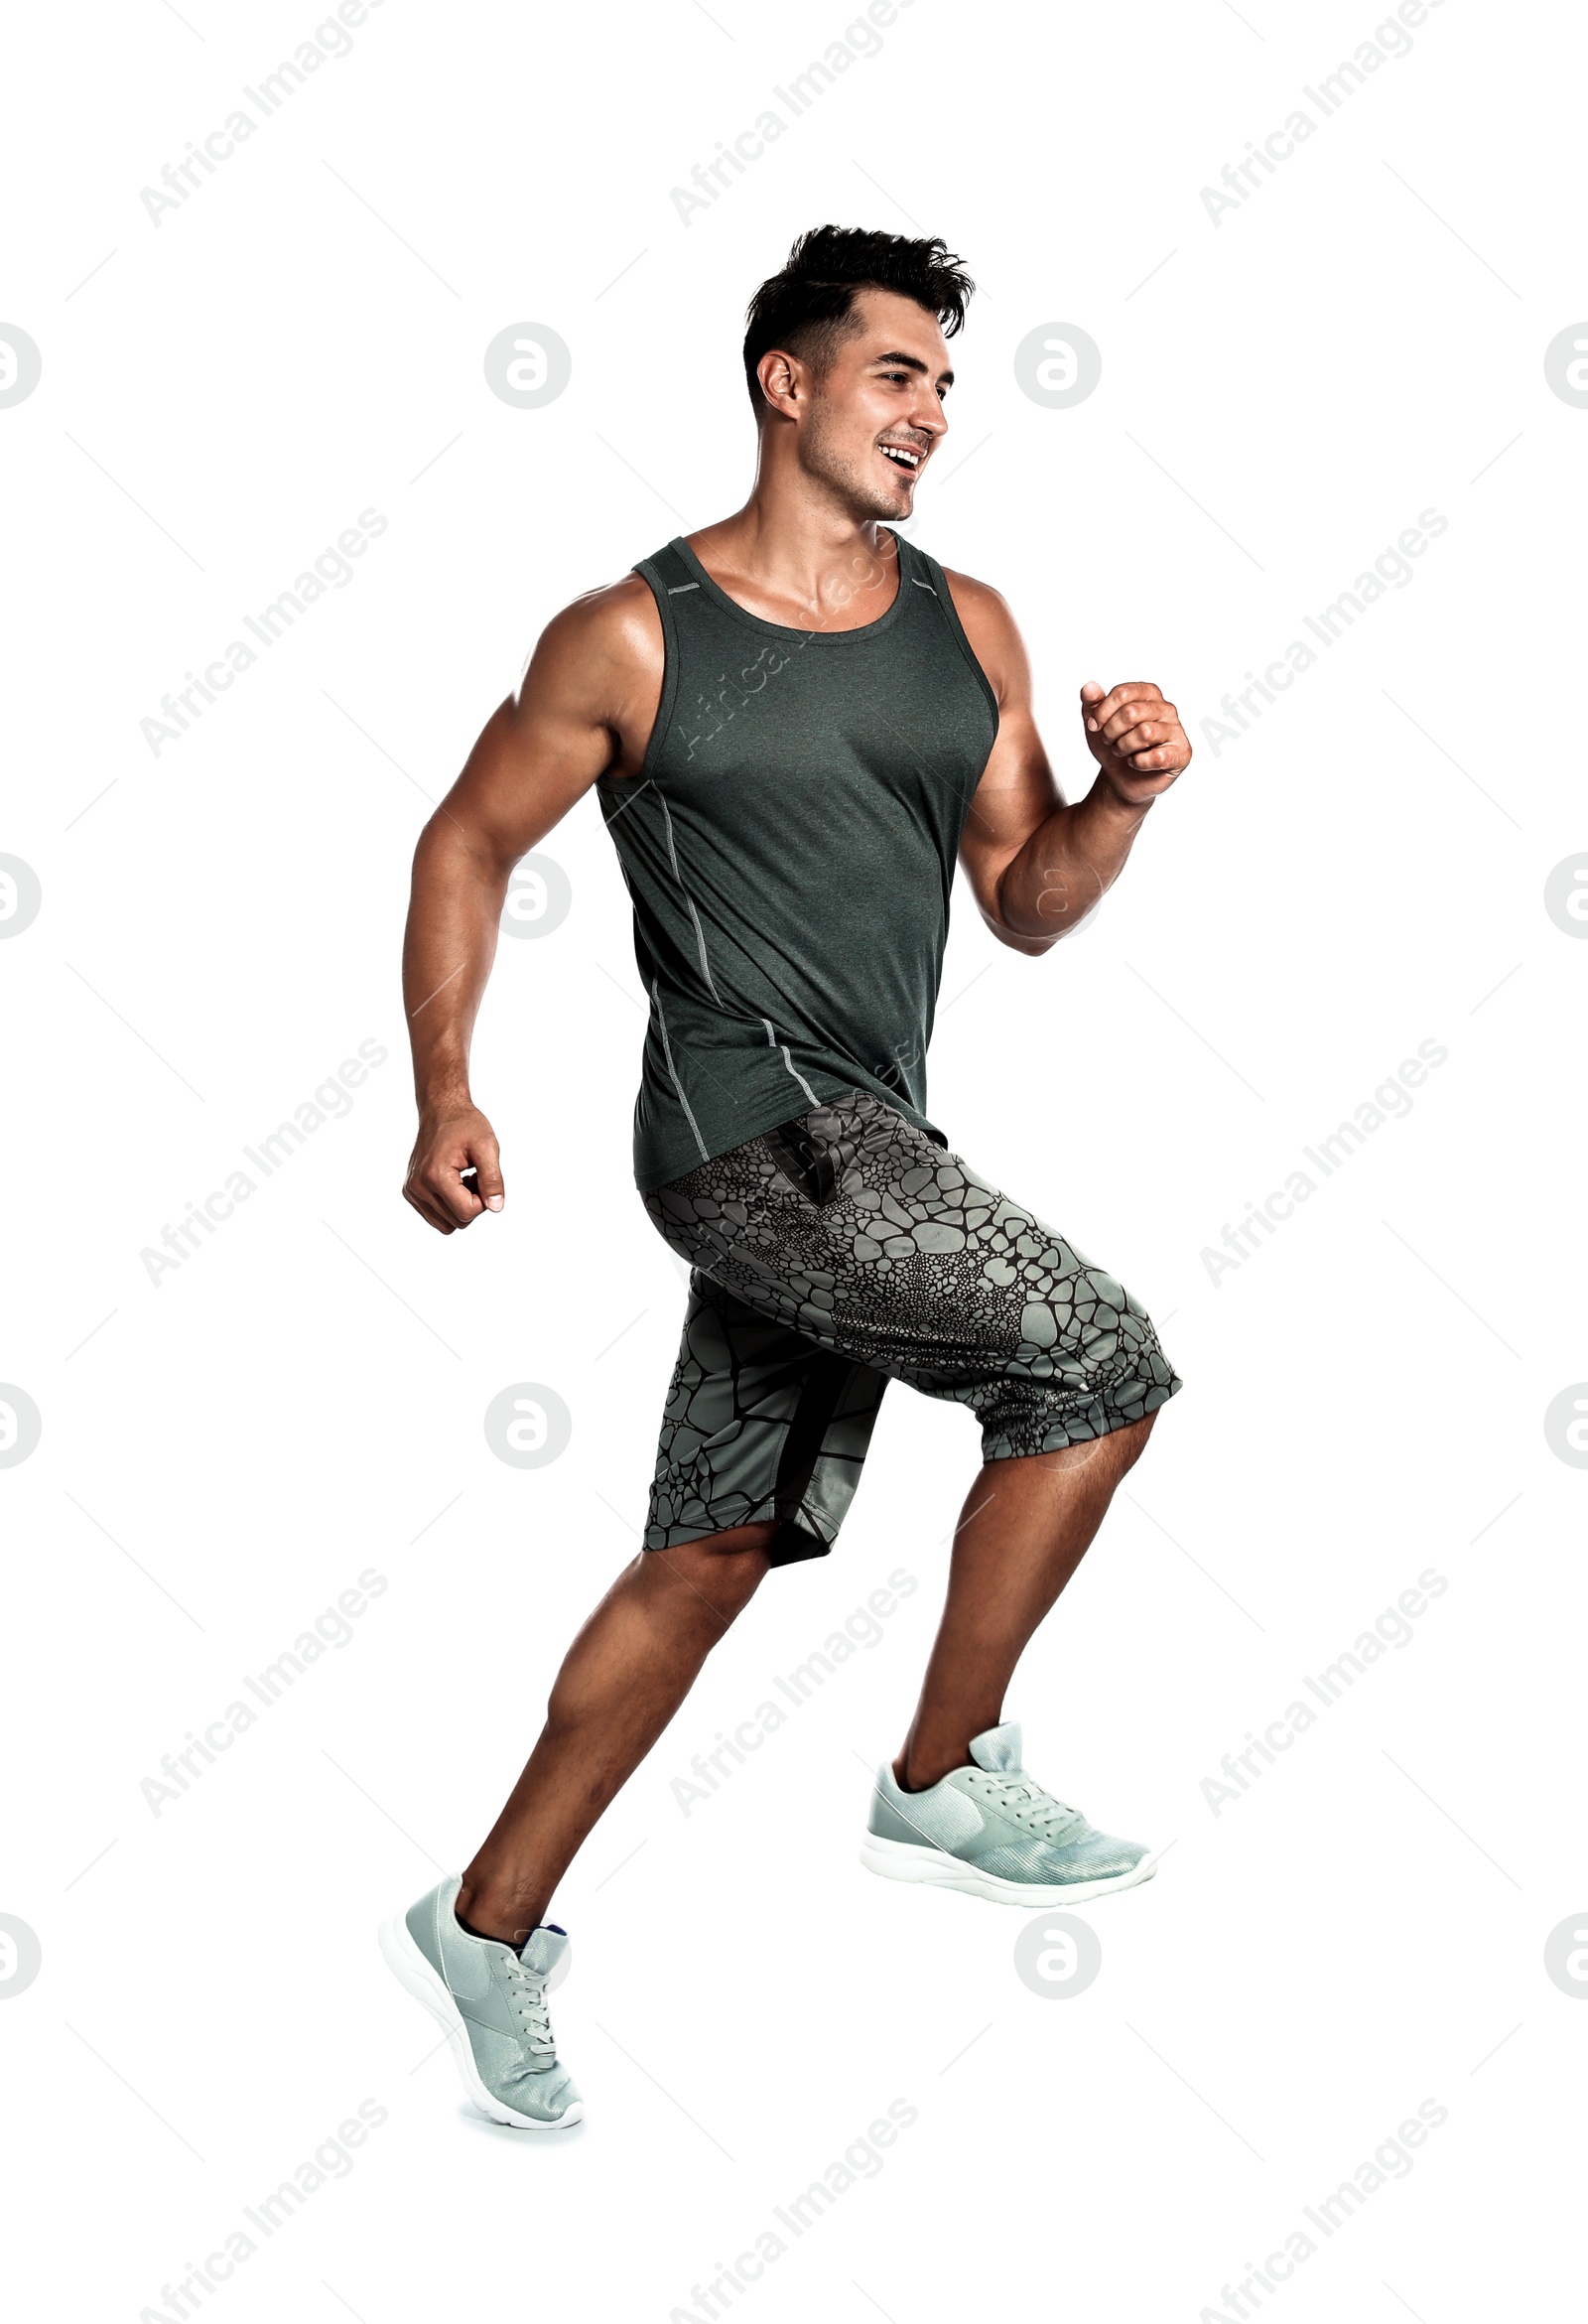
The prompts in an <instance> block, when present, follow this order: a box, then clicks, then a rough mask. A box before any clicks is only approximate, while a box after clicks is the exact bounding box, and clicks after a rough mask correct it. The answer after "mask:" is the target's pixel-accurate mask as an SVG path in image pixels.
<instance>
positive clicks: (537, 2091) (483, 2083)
mask: <svg viewBox="0 0 1588 2324" xmlns="http://www.w3.org/2000/svg"><path fill="white" fill-rule="evenodd" d="M462 1884H463V1883H462V1881H461V1880H460V1878H459V1876H458V1874H457V1873H456V1872H455V1873H454V1874H453V1875H452V1877H451V1878H450V1879H447V1880H443V1881H442V1882H441V1884H440V1886H439V1887H436V1888H433V1889H432V1890H431V1891H430V1894H429V1895H428V1896H422V1897H421V1898H420V1899H419V1902H418V1903H417V1904H413V1905H410V1906H409V1908H408V1910H407V1912H406V1913H403V1914H402V1915H400V1916H399V1915H394V1916H393V1917H392V1919H390V1920H389V1921H387V1922H385V1923H384V1924H383V1926H382V1928H381V1932H380V1949H381V1952H382V1953H383V1954H384V1955H385V1957H386V1965H387V1967H388V1968H389V1969H390V1970H391V1972H392V1974H393V1976H394V1977H396V1978H398V1979H399V1980H400V1981H401V1982H402V1983H403V1984H405V1985H406V1986H407V1988H408V1990H409V1992H411V1993H412V1994H413V1996H414V1998H415V2000H416V2001H423V2002H424V2004H425V2007H426V2008H427V2009H428V2010H429V2011H430V2012H431V2014H432V2016H433V2017H434V2018H435V2019H436V2021H437V2023H438V2024H439V2025H440V2026H441V2027H442V2028H443V2030H444V2031H445V2033H446V2035H447V2038H448V2040H449V2041H450V2042H451V2043H452V2049H453V2056H454V2058H455V2059H456V2060H457V2063H458V2071H459V2073H460V2074H461V2075H462V2077H463V2088H464V2089H465V2090H466V2091H467V2093H468V2095H469V2097H470V2098H471V2099H472V2100H473V2102H474V2104H475V2106H476V2107H478V2109H479V2111H480V2113H481V2114H482V2115H486V2116H488V2117H489V2119H491V2121H493V2122H511V2123H513V2124H514V2125H515V2126H516V2127H517V2128H518V2129H520V2130H559V2129H561V2128H562V2127H563V2125H564V2124H565V2123H567V2122H577V2121H579V2120H580V2119H581V2118H582V2117H583V2115H584V2112H585V2102H584V2100H583V2099H582V2098H581V2097H580V2095H579V2092H578V2091H577V2090H576V2089H575V2088H574V2084H573V2081H572V2078H571V2077H570V2075H569V2073H568V2070H567V2068H566V2067H563V2066H560V2065H559V2064H558V2062H557V2044H556V2042H555V2041H554V2039H553V2038H552V2028H551V2019H550V2018H549V2017H548V2015H547V2013H546V1982H547V1980H548V1979H549V1978H550V1976H551V1974H552V1972H553V1970H554V1969H555V1968H556V1967H557V1964H558V1963H559V1962H560V1961H561V1960H562V1958H563V1955H564V1954H565V1953H566V1952H567V1951H568V1938H567V1935H566V1934H565V1932H564V1931H563V1930H561V1929H556V1928H550V1927H546V1928H539V1929H531V1930H530V1932H529V1935H528V1936H527V1937H526V1938H525V1940H524V1945H523V1950H522V1951H521V1952H517V1953H515V1952H514V1951H513V1948H512V1946H511V1945H500V1944H497V1943H496V1942H495V1941H494V1940H493V1939H491V1938H488V1937H471V1936H470V1935H469V1933H468V1931H467V1930H466V1929H463V1928H460V1927H459V1925H458V1914H457V1911H456V1909H455V1908H456V1906H457V1902H458V1891H459V1889H460V1887H461V1886H462Z"/></svg>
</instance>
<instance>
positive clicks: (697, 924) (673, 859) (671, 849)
mask: <svg viewBox="0 0 1588 2324" xmlns="http://www.w3.org/2000/svg"><path fill="white" fill-rule="evenodd" d="M656 796H657V797H658V799H661V802H662V821H663V823H664V824H665V825H666V826H667V856H668V861H669V862H670V863H671V865H672V867H673V878H674V879H675V880H676V881H677V882H678V892H679V894H680V895H681V896H682V897H683V898H684V902H685V905H686V907H687V908H688V911H689V916H690V923H691V925H692V926H693V928H694V930H695V942H696V944H697V946H698V947H699V949H700V956H701V975H702V976H703V977H704V978H705V979H706V989H707V991H708V992H709V993H710V994H711V996H712V999H713V1000H714V1001H715V1002H716V1003H717V1006H718V1007H719V1009H721V1007H722V1006H723V996H722V994H721V993H720V992H719V991H718V989H717V986H716V984H715V982H714V981H713V978H712V964H711V962H710V961H709V960H708V959H707V957H706V937H705V935H704V933H703V931H702V928H701V915H700V913H699V912H698V911H697V910H696V909H695V898H694V897H693V896H692V895H691V893H690V891H689V889H687V888H686V887H685V886H684V875H683V873H682V872H681V871H680V870H679V868H678V850H677V848H676V847H675V846H674V845H673V818H672V816H671V815H669V813H668V812H667V801H666V799H664V798H662V794H661V792H660V791H658V792H657V794H656ZM763 1022H764V1020H763Z"/></svg>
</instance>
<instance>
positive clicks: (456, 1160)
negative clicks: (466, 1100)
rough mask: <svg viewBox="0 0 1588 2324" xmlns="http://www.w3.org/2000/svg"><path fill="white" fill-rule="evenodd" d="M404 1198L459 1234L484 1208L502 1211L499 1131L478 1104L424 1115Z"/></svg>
mask: <svg viewBox="0 0 1588 2324" xmlns="http://www.w3.org/2000/svg"><path fill="white" fill-rule="evenodd" d="M465 1173H467V1174H465ZM403 1198H404V1200H405V1201H407V1202H411V1203H412V1204H413V1206H414V1208H415V1209H416V1210H417V1211H418V1213H419V1215H420V1217H421V1218H423V1219H428V1220H429V1222H430V1224H431V1225H432V1226H433V1227H434V1228H435V1229H436V1230H437V1232H438V1233H439V1234H443V1235H451V1234H456V1232H457V1231H458V1229H459V1228H460V1227H466V1226H468V1225H469V1224H470V1223H471V1221H472V1220H474V1219H476V1218H478V1217H479V1216H480V1214H481V1212H483V1211H487V1210H500V1208H501V1206H502V1165H501V1156H500V1154H499V1153H498V1151H497V1146H496V1133H495V1131H494V1130H492V1128H491V1126H490V1124H489V1123H488V1122H487V1121H486V1119H485V1117H484V1115H483V1114H482V1113H481V1112H480V1111H479V1108H478V1107H477V1106H469V1105H457V1104H455V1105H453V1106H451V1107H449V1108H447V1109H446V1110H444V1111H437V1112H434V1113H432V1112H428V1111H427V1112H425V1113H423V1114H422V1115H421V1116H420V1122H419V1136H418V1138H417V1140H416V1141H415V1144H414V1151H413V1154H412V1156H411V1157H410V1160H409V1163H408V1176H407V1178H406V1180H405V1181H404V1184H403Z"/></svg>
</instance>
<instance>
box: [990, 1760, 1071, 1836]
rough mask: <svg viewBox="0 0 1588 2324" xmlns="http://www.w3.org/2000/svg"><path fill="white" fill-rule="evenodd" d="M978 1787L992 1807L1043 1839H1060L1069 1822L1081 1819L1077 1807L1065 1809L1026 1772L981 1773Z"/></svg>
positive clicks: (1069, 1824) (1062, 1804)
mask: <svg viewBox="0 0 1588 2324" xmlns="http://www.w3.org/2000/svg"><path fill="white" fill-rule="evenodd" d="M981 1788H982V1789H983V1790H984V1791H985V1792H986V1793H987V1794H988V1796H989V1798H990V1799H991V1800H992V1804H993V1806H994V1807H997V1808H1002V1809H1004V1810H1006V1812H1007V1813H1008V1814H1009V1815H1011V1816H1013V1817H1014V1818H1015V1819H1016V1821H1017V1822H1018V1823H1021V1824H1028V1825H1030V1826H1031V1828H1032V1829H1033V1831H1035V1832H1036V1833H1037V1834H1038V1835H1039V1836H1040V1838H1041V1839H1043V1840H1051V1841H1056V1840H1060V1839H1062V1838H1063V1836H1064V1834H1065V1833H1067V1832H1068V1831H1069V1830H1070V1827H1071V1826H1072V1825H1075V1824H1080V1823H1082V1822H1083V1821H1084V1819H1083V1817H1082V1815H1081V1811H1080V1809H1079V1808H1067V1807H1066V1806H1065V1804H1064V1802H1063V1801H1062V1800H1056V1799H1055V1798H1054V1797H1053V1794H1052V1793H1051V1792H1045V1791H1044V1790H1043V1789H1042V1786H1041V1785H1040V1784H1039V1783H1033V1782H1032V1780H1031V1778H1030V1777H1029V1776H1028V1775H1022V1774H1018V1773H1016V1774H1013V1775H984V1776H983V1777H982V1778H981Z"/></svg>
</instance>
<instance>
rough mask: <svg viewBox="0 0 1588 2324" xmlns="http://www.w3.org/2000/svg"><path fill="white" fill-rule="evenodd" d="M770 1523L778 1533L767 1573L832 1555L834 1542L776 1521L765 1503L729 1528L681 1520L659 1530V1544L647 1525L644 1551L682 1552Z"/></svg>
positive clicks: (788, 1520) (791, 1521) (796, 1522)
mask: <svg viewBox="0 0 1588 2324" xmlns="http://www.w3.org/2000/svg"><path fill="white" fill-rule="evenodd" d="M771 1523H776V1525H777V1531H776V1533H775V1534H774V1535H773V1536H772V1541H771V1546H770V1548H769V1549H768V1551H767V1556H766V1563H767V1570H768V1572H770V1571H772V1570H773V1569H774V1568H776V1567H778V1566H800V1565H803V1564H805V1562H806V1561H807V1560H808V1559H811V1558H826V1557H829V1556H830V1555H831V1554H832V1549H833V1541H829V1540H828V1539H827V1537H826V1536H825V1535H823V1534H821V1533H819V1532H818V1531H817V1530H816V1528H815V1527H814V1526H811V1525H806V1524H804V1523H802V1522H801V1521H800V1519H798V1518H795V1517H783V1518H779V1516H778V1512H777V1510H776V1509H775V1508H774V1507H771V1506H769V1505H768V1504H766V1503H764V1502H762V1503H761V1504H759V1505H758V1506H757V1507H756V1508H755V1509H752V1510H751V1511H750V1513H749V1514H748V1515H747V1516H744V1517H735V1518H734V1519H733V1521H732V1523H731V1525H710V1524H706V1525H700V1524H696V1523H695V1522H694V1521H693V1520H681V1521H680V1522H679V1523H678V1524H676V1525H669V1526H666V1527H664V1528H662V1529H660V1530H662V1531H663V1532H664V1533H665V1535H666V1539H665V1540H663V1541H659V1542H653V1541H652V1540H651V1539H650V1538H649V1537H650V1536H651V1534H653V1533H655V1532H657V1531H658V1528H657V1527H656V1526H654V1525H649V1526H647V1527H646V1529H645V1533H646V1539H645V1542H644V1551H645V1552H647V1553H648V1552H654V1551H656V1550H681V1549H683V1548H684V1547H685V1545H686V1544H687V1543H689V1542H704V1541H710V1540H711V1538H712V1536H713V1534H717V1533H735V1532H737V1530H738V1528H739V1527H740V1526H742V1525H767V1524H771ZM837 1538H838V1537H837V1535H836V1534H835V1535H834V1537H833V1540H834V1541H836V1540H837Z"/></svg>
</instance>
